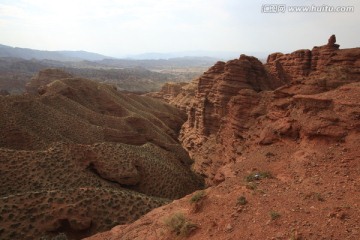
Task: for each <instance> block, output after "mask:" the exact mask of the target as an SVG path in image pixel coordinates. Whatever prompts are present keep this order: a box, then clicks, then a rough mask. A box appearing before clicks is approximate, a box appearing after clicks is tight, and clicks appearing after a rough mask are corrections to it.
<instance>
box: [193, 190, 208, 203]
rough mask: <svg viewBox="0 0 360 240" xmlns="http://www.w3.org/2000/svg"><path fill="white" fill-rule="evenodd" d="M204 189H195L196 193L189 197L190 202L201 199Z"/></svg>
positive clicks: (203, 195)
mask: <svg viewBox="0 0 360 240" xmlns="http://www.w3.org/2000/svg"><path fill="white" fill-rule="evenodd" d="M205 195H206V194H205V191H204V190H201V191H197V192H196V193H194V194H193V195H192V196H191V198H190V202H191V203H197V202H199V201H200V200H201V199H203V198H204V197H205Z"/></svg>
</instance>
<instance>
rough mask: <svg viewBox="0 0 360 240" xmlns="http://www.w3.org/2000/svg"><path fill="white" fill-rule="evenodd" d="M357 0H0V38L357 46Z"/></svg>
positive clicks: (119, 45) (177, 45)
mask: <svg viewBox="0 0 360 240" xmlns="http://www.w3.org/2000/svg"><path fill="white" fill-rule="evenodd" d="M276 3H277V4H286V5H288V6H289V5H312V4H315V5H323V4H326V5H333V6H344V5H346V6H354V8H355V11H354V12H352V13H289V12H285V13H278V14H269V13H268V14H265V13H261V7H262V5H263V4H276ZM359 23H360V1H358V0H347V1H339V0H327V1H322V0H313V1H306V0H301V1H300V0H283V1H279V0H271V1H270V0H262V1H260V0H251V1H250V0H249V1H242V0H61V1H58V0H53V1H50V0H0V43H1V44H5V45H10V46H16V47H27V48H33V49H43V50H86V51H92V52H98V53H102V54H106V55H109V56H123V55H126V54H139V53H145V52H164V53H165V52H180V51H197V50H202V51H236V52H239V54H240V53H241V52H255V51H256V52H275V51H281V52H291V51H293V50H296V49H302V48H312V47H313V46H314V45H321V44H324V43H326V41H327V39H328V37H329V36H330V35H331V34H333V33H334V34H336V35H337V39H338V43H339V44H340V45H341V48H349V47H360V39H359V37H360V28H359V26H358V25H359Z"/></svg>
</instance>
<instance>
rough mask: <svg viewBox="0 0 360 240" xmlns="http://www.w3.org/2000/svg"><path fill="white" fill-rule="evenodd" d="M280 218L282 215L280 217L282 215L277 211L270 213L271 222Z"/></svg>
mask: <svg viewBox="0 0 360 240" xmlns="http://www.w3.org/2000/svg"><path fill="white" fill-rule="evenodd" d="M280 216H281V215H280V213H278V212H275V211H271V212H270V217H271V220H275V219H278V218H279V217H280Z"/></svg>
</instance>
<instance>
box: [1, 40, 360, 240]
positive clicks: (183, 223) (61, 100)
mask: <svg viewBox="0 0 360 240" xmlns="http://www.w3.org/2000/svg"><path fill="white" fill-rule="evenodd" d="M26 90H27V93H25V94H22V95H9V94H8V93H6V92H4V93H2V94H1V95H0V112H1V113H2V114H1V118H0V120H1V122H0V134H1V136H2V137H1V139H0V171H1V174H0V179H1V181H0V182H1V185H0V211H1V215H0V217H1V218H0V221H1V229H0V238H1V239H43V240H44V239H54V238H55V239H57V238H60V237H64V235H65V237H66V238H67V239H87V240H128V239H146V240H168V239H169V240H170V239H196V240H208V239H219V240H222V239H224V240H227V239H229V240H230V239H269V240H270V239H284V240H285V239H286V240H288V239H293V240H300V239H314V240H315V239H316V240H318V239H324V240H325V239H326V240H327V239H352V240H357V239H359V238H360V228H359V226H358V222H359V221H360V210H359V209H360V208H359V202H360V177H359V176H360V162H359V159H360V151H359V149H358V148H359V146H360V48H351V49H341V48H340V45H338V44H337V43H336V37H335V35H332V36H330V38H329V39H328V42H327V43H326V44H325V45H322V46H317V47H314V48H313V49H311V50H308V49H303V50H297V51H294V52H292V53H287V54H283V53H279V52H276V53H273V54H270V55H269V56H268V58H267V61H266V62H265V63H262V62H261V61H259V60H258V59H257V58H255V57H252V56H247V55H244V54H242V55H240V57H239V58H238V59H233V60H230V61H227V62H222V61H218V62H216V63H215V64H214V65H213V66H212V67H210V68H209V69H208V70H207V71H205V72H204V73H203V74H202V75H201V76H200V77H198V78H195V79H193V80H192V81H191V82H173V83H166V84H164V85H163V87H162V88H161V89H160V91H158V92H151V93H146V94H142V95H140V94H135V93H129V92H121V91H119V89H118V88H117V87H116V86H115V85H113V84H110V83H99V82H96V81H92V80H89V79H86V78H81V77H77V76H75V75H74V74H73V73H68V72H66V71H63V70H60V69H46V70H41V71H40V72H39V73H38V74H36V75H35V76H33V77H32V79H31V80H30V81H29V82H27V85H26ZM66 238H65V239H66Z"/></svg>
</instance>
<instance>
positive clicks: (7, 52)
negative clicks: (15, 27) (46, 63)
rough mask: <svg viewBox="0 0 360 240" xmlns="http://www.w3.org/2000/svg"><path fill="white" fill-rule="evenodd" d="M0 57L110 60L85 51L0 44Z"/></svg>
mask: <svg viewBox="0 0 360 240" xmlns="http://www.w3.org/2000/svg"><path fill="white" fill-rule="evenodd" d="M0 57H12V58H22V59H27V60H30V59H38V60H43V59H48V60H56V61H84V60H87V61H99V60H102V59H106V58H110V57H107V56H104V55H101V54H98V53H91V52H86V51H42V50H34V49H29V48H18V47H10V46H6V45H1V44H0Z"/></svg>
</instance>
